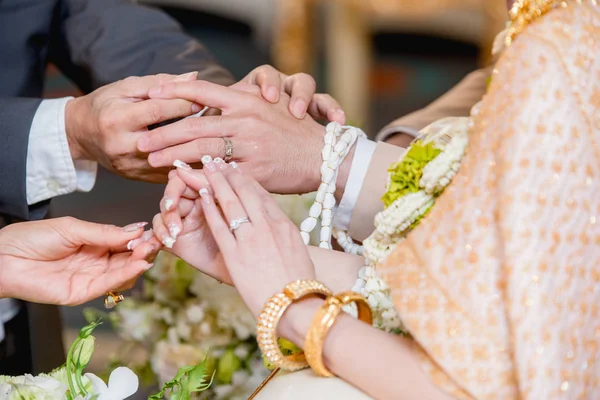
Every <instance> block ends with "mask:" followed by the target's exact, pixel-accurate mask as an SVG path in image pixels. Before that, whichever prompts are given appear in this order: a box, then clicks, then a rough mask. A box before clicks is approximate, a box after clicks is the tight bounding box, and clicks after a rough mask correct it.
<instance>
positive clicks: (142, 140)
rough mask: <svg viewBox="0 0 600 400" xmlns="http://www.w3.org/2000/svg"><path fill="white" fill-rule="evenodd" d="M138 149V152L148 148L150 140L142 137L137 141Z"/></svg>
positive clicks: (144, 136)
mask: <svg viewBox="0 0 600 400" xmlns="http://www.w3.org/2000/svg"><path fill="white" fill-rule="evenodd" d="M137 144H138V149H140V150H146V149H148V148H149V147H150V138H149V137H148V135H143V136H142V137H140V138H139V139H138V142H137Z"/></svg>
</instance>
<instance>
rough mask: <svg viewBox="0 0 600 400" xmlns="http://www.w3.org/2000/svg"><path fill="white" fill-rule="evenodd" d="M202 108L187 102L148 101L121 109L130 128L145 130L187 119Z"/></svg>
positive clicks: (177, 100)
mask: <svg viewBox="0 0 600 400" xmlns="http://www.w3.org/2000/svg"><path fill="white" fill-rule="evenodd" d="M201 109H202V108H201V107H200V106H199V105H198V104H196V103H190V102H189V101H187V100H179V99H176V100H161V99H150V100H144V101H139V102H137V103H131V104H129V105H127V106H126V107H124V108H123V111H122V112H123V113H126V114H127V119H128V121H129V123H130V125H131V126H137V127H140V128H145V127H147V126H150V125H154V124H158V123H159V122H164V121H168V120H171V119H175V118H182V117H187V116H189V115H192V114H195V113H197V112H199V111H200V110H201Z"/></svg>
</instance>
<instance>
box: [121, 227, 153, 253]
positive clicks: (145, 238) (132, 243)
mask: <svg viewBox="0 0 600 400" xmlns="http://www.w3.org/2000/svg"><path fill="white" fill-rule="evenodd" d="M153 237H154V232H153V231H152V229H148V230H147V231H145V232H144V233H143V234H142V236H140V237H139V238H137V239H133V240H130V241H129V242H127V246H126V250H128V251H129V250H135V248H136V247H138V246H139V245H141V244H142V243H146V242H147V241H149V240H150V239H152V238H153Z"/></svg>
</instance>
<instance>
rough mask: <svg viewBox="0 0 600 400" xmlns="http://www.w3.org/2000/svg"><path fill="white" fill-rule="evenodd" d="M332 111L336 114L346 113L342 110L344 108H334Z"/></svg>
mask: <svg viewBox="0 0 600 400" xmlns="http://www.w3.org/2000/svg"><path fill="white" fill-rule="evenodd" d="M334 112H335V113H337V114H341V115H346V113H345V112H344V110H342V109H341V108H337V109H335V111H334Z"/></svg>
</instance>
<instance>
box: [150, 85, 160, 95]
mask: <svg viewBox="0 0 600 400" xmlns="http://www.w3.org/2000/svg"><path fill="white" fill-rule="evenodd" d="M161 91H162V86H155V87H153V88H150V90H148V96H150V97H152V96H157V95H159V94H160V92H161Z"/></svg>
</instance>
